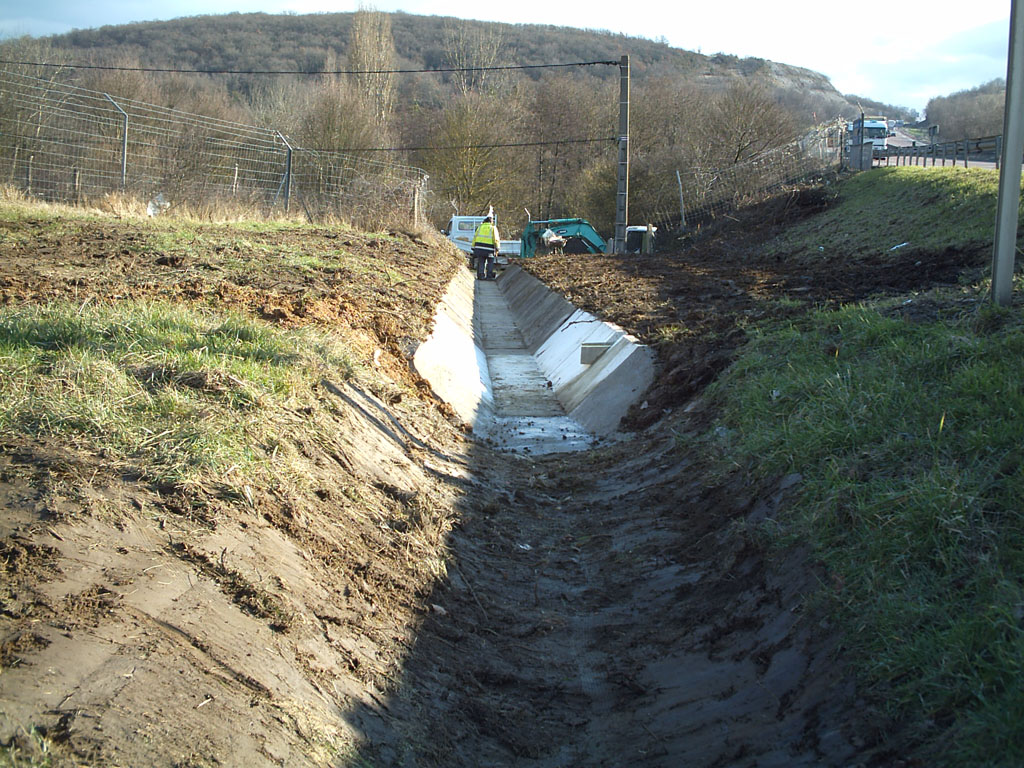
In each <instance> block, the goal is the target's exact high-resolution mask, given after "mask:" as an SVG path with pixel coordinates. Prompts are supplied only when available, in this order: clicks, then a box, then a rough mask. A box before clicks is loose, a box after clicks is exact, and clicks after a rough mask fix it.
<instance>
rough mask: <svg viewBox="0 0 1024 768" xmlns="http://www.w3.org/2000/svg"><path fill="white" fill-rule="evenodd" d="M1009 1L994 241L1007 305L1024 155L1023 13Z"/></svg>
mask: <svg viewBox="0 0 1024 768" xmlns="http://www.w3.org/2000/svg"><path fill="white" fill-rule="evenodd" d="M1020 10H1021V9H1020V3H1019V2H1018V1H1017V0H1011V3H1010V48H1009V55H1008V57H1007V62H1006V111H1005V114H1004V115H1003V152H1002V162H1001V163H1000V168H999V202H998V203H997V206H996V236H995V242H994V243H993V245H992V300H993V301H994V302H995V303H996V304H999V305H1001V306H1004V307H1005V306H1008V305H1009V304H1010V302H1011V300H1012V298H1013V265H1014V261H1015V256H1016V249H1017V224H1018V221H1017V216H1018V206H1019V205H1020V173H1021V162H1022V159H1024V114H1022V113H1024V14H1022V13H1021V12H1020Z"/></svg>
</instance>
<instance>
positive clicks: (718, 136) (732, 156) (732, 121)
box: [708, 82, 799, 167]
mask: <svg viewBox="0 0 1024 768" xmlns="http://www.w3.org/2000/svg"><path fill="white" fill-rule="evenodd" d="M708 125H709V128H710V129H711V135H710V136H708V143H709V145H710V146H711V147H712V148H713V150H714V156H715V157H714V159H715V160H717V161H718V162H717V164H718V165H719V167H727V166H730V165H736V164H738V163H742V162H743V161H745V160H749V159H750V158H752V157H754V156H755V155H757V154H760V153H761V152H764V151H765V150H768V149H772V148H774V147H780V146H782V145H783V144H788V143H789V142H791V141H793V140H794V139H796V137H797V135H798V133H799V132H798V130H797V128H796V124H795V122H794V120H793V116H792V115H791V114H790V113H789V112H788V111H787V110H786V109H785V108H783V107H782V106H781V105H780V104H779V103H778V102H776V101H775V100H774V99H772V98H771V96H770V94H769V93H768V90H767V89H766V88H765V87H764V86H763V85H760V84H753V85H750V84H747V83H745V82H736V83H734V84H733V85H732V86H730V87H729V89H728V90H727V91H726V92H725V93H723V94H722V95H720V96H719V97H717V98H716V99H715V100H714V102H713V107H712V111H711V120H710V122H709V124H708Z"/></svg>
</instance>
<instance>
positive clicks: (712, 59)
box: [49, 12, 855, 118]
mask: <svg viewBox="0 0 1024 768" xmlns="http://www.w3.org/2000/svg"><path fill="white" fill-rule="evenodd" d="M354 15H355V14H353V13H324V14H309V15H292V14H281V15H271V14H265V13H247V14H241V13H232V14H227V15H221V16H192V17H186V18H180V19H174V20H172V21H153V22H141V23H136V24H126V25H118V26H105V27H100V28H98V29H86V30H75V31H72V32H69V33H67V34H64V35H57V36H54V37H51V38H49V40H50V42H52V44H53V45H54V46H55V47H57V48H60V49H62V50H65V51H67V52H68V53H69V54H71V57H72V58H73V59H74V60H75V61H81V59H82V58H83V57H84V58H85V59H86V60H88V61H89V62H92V63H109V62H110V61H112V60H115V59H121V60H135V61H138V62H139V63H140V65H142V66H153V67H176V68H185V69H216V70H236V71H253V70H261V71H266V70H297V71H301V72H308V73H315V72H320V71H323V70H324V69H329V68H331V67H332V62H344V61H345V60H346V57H347V54H348V47H349V39H350V34H351V27H352V20H353V17H354ZM387 15H388V16H389V17H390V21H391V32H392V35H393V38H394V48H395V54H396V64H397V65H398V67H399V68H401V69H440V68H446V67H450V66H451V60H450V57H449V55H448V52H447V50H446V46H445V38H446V29H448V28H450V27H451V26H452V25H453V24H456V23H457V24H459V25H464V26H466V27H468V28H469V29H470V30H473V31H478V32H479V31H486V33H487V34H488V35H489V36H490V37H491V38H492V39H495V40H498V41H500V45H501V49H502V53H503V60H502V62H501V63H502V64H510V65H537V64H550V63H568V62H577V61H594V60H617V59H619V57H620V56H622V55H623V54H629V56H630V64H631V70H632V75H633V77H634V78H635V80H636V81H637V82H641V81H643V80H644V79H646V78H652V77H667V78H681V79H685V80H688V81H693V82H697V83H700V84H702V85H705V86H710V87H715V88H722V87H724V86H725V85H727V84H728V83H729V82H731V81H732V80H734V79H737V78H743V79H757V80H760V81H763V82H765V83H767V84H770V85H771V86H772V87H773V88H777V89H778V90H779V92H780V95H783V96H784V97H785V98H784V99H783V100H784V101H786V102H787V103H789V104H791V105H793V106H794V107H798V108H801V111H813V112H816V113H817V114H818V116H819V117H825V118H831V117H834V116H838V115H839V114H840V113H843V114H844V115H845V114H849V115H851V116H852V115H853V113H854V111H855V110H854V108H853V107H852V106H851V104H850V102H849V101H848V100H847V98H845V97H844V96H842V95H841V94H840V93H839V92H838V91H836V89H835V88H834V87H833V86H832V83H831V82H830V81H829V79H828V78H827V77H825V76H824V75H822V74H820V73H818V72H814V71H811V70H809V69H804V68H801V67H793V66H789V65H787V64H781V63H776V62H772V61H767V60H764V59H758V58H742V59H741V58H737V57H736V56H729V55H725V54H715V55H711V56H707V55H702V54H700V53H695V52H693V51H685V50H682V49H679V48H673V47H671V46H669V45H667V44H666V43H663V42H656V41H653V40H648V39H645V38H640V37H628V36H626V35H622V34H615V33H612V32H605V31H597V30H582V29H574V28H570V27H556V26H552V25H544V24H502V23H496V22H481V21H462V20H456V19H453V18H449V17H442V16H417V15H412V14H407V13H402V12H397V13H391V14H387ZM543 72H544V71H543V70H525V71H524V73H523V74H524V75H525V76H527V77H531V78H533V79H538V78H540V77H541V76H542V74H543ZM593 73H594V74H595V75H597V76H598V77H601V78H603V79H614V78H617V77H618V73H617V72H616V71H615V70H613V69H610V68H595V69H594V70H593ZM434 78H435V80H434V81H433V82H437V79H436V78H437V76H434ZM415 82H416V80H415V78H405V79H403V80H402V81H400V82H399V90H400V92H401V91H402V90H403V89H404V90H405V91H406V92H410V91H412V90H413V87H412V85H411V84H414V83H415ZM403 84H404V85H403ZM430 90H433V89H428V93H429V91H430ZM422 91H423V89H416V92H417V93H418V94H420V95H423V94H422ZM441 93H442V91H440V89H438V92H437V93H435V95H436V96H439V95H441Z"/></svg>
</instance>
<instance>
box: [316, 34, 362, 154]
mask: <svg viewBox="0 0 1024 768" xmlns="http://www.w3.org/2000/svg"><path fill="white" fill-rule="evenodd" d="M324 69H325V70H326V71H327V72H328V73H330V72H331V71H333V70H336V69H337V65H336V63H335V59H334V54H333V53H331V54H329V55H328V56H327V58H326V60H325V62H324ZM379 137H380V131H379V130H378V127H377V125H376V122H375V120H374V113H373V112H372V110H371V107H370V106H369V105H368V104H367V103H366V100H365V99H364V98H362V95H361V94H360V93H358V92H356V90H355V89H354V88H353V87H352V86H350V85H349V84H348V83H347V82H346V81H345V80H344V79H343V78H342V77H340V76H338V75H335V74H326V75H324V77H323V78H322V80H321V82H320V85H319V87H318V88H317V89H316V90H314V91H313V92H312V93H311V94H309V96H308V100H307V101H306V104H305V105H304V106H303V109H302V115H301V118H300V120H299V141H300V142H301V143H302V144H303V145H305V146H307V147H310V148H314V149H323V150H341V151H344V150H353V149H367V148H371V147H376V146H377V144H378V142H379Z"/></svg>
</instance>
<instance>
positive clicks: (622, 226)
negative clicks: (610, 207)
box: [612, 55, 629, 253]
mask: <svg viewBox="0 0 1024 768" xmlns="http://www.w3.org/2000/svg"><path fill="white" fill-rule="evenodd" d="M628 223H629V56H628V55H626V56H623V57H622V60H621V62H620V63H619V183H618V188H617V189H616V195H615V241H614V243H613V245H612V250H613V251H614V252H615V253H625V252H626V225H627V224H628Z"/></svg>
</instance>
